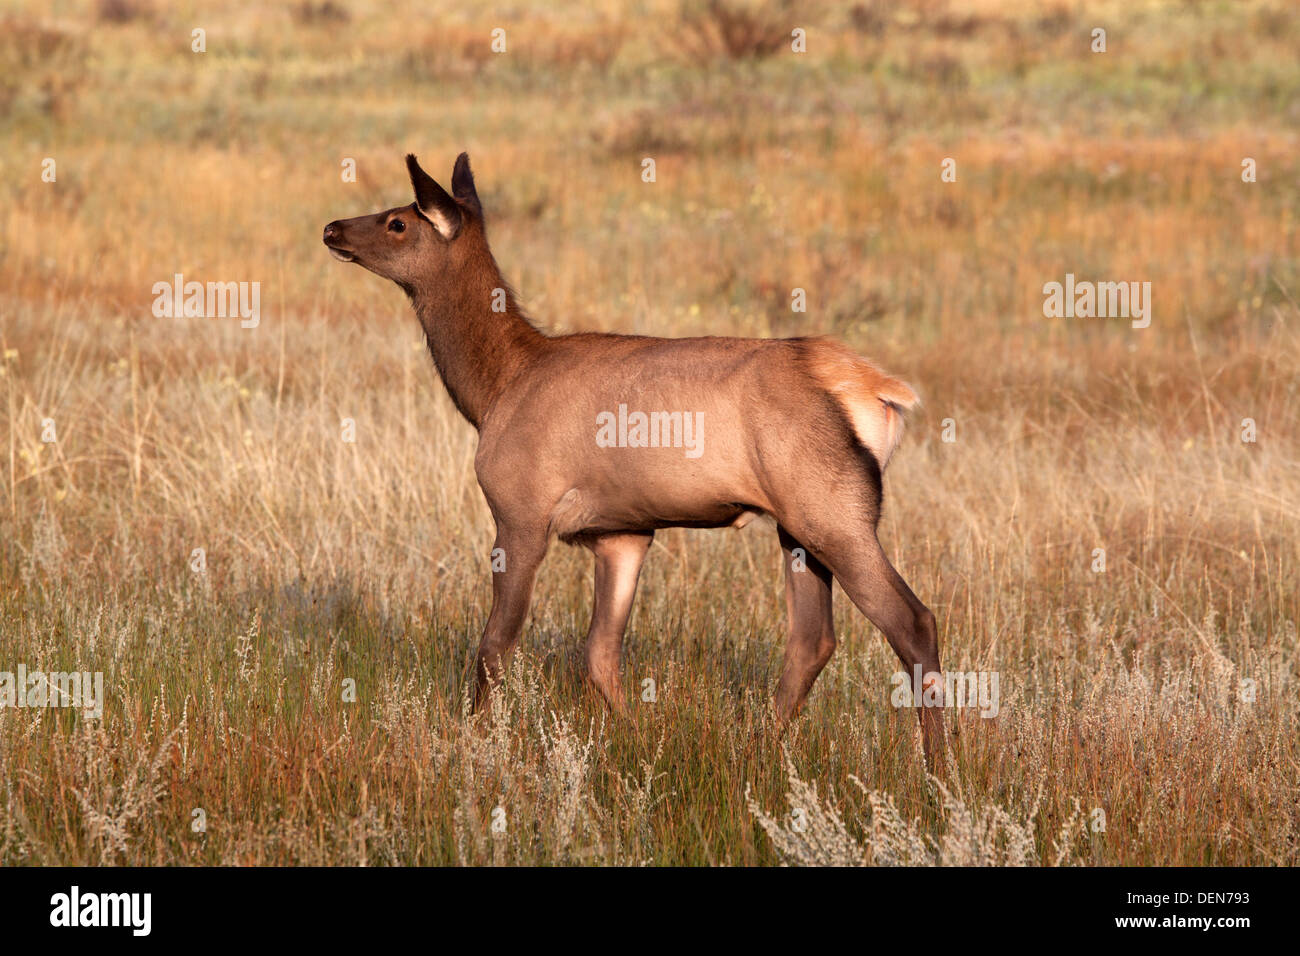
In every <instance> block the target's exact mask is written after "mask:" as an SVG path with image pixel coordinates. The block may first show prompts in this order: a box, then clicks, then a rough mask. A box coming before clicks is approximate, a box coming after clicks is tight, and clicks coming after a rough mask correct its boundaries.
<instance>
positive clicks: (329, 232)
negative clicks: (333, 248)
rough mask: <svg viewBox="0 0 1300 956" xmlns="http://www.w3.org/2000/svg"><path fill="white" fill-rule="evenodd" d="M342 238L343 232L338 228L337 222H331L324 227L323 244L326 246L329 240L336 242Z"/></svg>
mask: <svg viewBox="0 0 1300 956" xmlns="http://www.w3.org/2000/svg"><path fill="white" fill-rule="evenodd" d="M342 237H343V230H342V229H341V228H339V224H338V222H337V221H335V222H332V223H330V224H329V225H328V226H326V227H325V236H324V242H325V244H326V245H328V244H329V243H330V241H331V240H333V241H335V242H337V241H338V240H339V239H341V238H342Z"/></svg>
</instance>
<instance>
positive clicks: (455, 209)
mask: <svg viewBox="0 0 1300 956" xmlns="http://www.w3.org/2000/svg"><path fill="white" fill-rule="evenodd" d="M406 168H407V171H408V172H409V173H410V174H411V186H412V187H414V189H415V202H413V203H411V205H409V206H398V207H396V208H393V209H386V210H384V211H383V212H378V213H373V214H371V215H368V216H357V217H356V218H354V219H337V220H335V221H334V222H331V223H330V224H329V225H328V226H326V227H325V234H324V237H323V239H324V242H325V245H326V246H327V247H328V248H329V250H330V254H331V255H333V256H334V258H335V259H338V260H340V261H341V262H355V263H356V264H357V265H359V266H363V267H365V268H366V269H369V270H370V271H371V272H373V273H375V275H378V276H382V277H383V278H385V279H391V280H392V281H393V282H396V283H397V284H398V285H399V286H401V287H402V288H403V289H405V290H406V291H407V292H408V293H410V292H412V290H413V289H415V288H416V287H418V286H425V287H428V286H429V285H431V284H436V283H437V282H438V281H439V279H440V277H441V278H443V279H444V280H445V278H446V277H447V274H448V273H449V272H450V271H453V270H456V269H457V268H458V267H460V266H463V265H464V264H465V263H466V262H467V261H469V260H470V258H471V257H472V256H473V254H474V253H476V252H479V251H480V250H481V249H482V248H483V247H484V236H483V212H482V206H481V205H480V204H479V199H478V193H477V192H476V191H475V189H474V174H473V173H472V172H471V171H470V168H469V154H468V153H461V154H460V156H459V157H457V159H456V167H455V169H454V170H453V171H452V174H451V193H450V194H448V193H447V191H446V190H445V189H443V188H442V187H441V186H439V185H438V183H437V182H436V181H435V180H434V179H433V177H432V176H430V175H429V174H428V173H426V172H425V171H424V170H423V169H421V168H420V164H419V162H417V161H416V158H415V157H414V156H413V155H410V154H408V155H407V157H406Z"/></svg>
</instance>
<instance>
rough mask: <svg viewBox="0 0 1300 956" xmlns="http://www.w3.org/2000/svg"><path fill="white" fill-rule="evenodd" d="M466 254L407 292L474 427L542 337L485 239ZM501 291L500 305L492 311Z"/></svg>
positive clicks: (459, 405) (451, 388)
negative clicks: (465, 259)
mask: <svg viewBox="0 0 1300 956" xmlns="http://www.w3.org/2000/svg"><path fill="white" fill-rule="evenodd" d="M467 258H468V261H466V262H462V263H459V264H449V265H448V267H447V268H445V269H442V270H439V271H437V272H434V273H433V274H431V275H429V276H428V277H427V278H426V279H425V281H422V282H419V283H415V284H413V285H412V286H411V287H409V288H407V290H406V291H407V294H408V295H409V296H410V297H411V302H412V304H413V305H414V307H415V313H416V315H417V316H419V319H420V324H421V325H422V326H424V334H425V339H426V340H427V341H428V343H429V352H430V354H431V355H432V356H433V363H434V365H435V366H437V369H438V374H439V375H440V376H442V381H443V384H444V385H446V386H447V392H448V393H449V394H450V395H451V400H452V402H454V403H455V405H456V408H457V409H458V410H459V411H460V413H461V414H462V415H464V416H465V418H466V419H468V420H469V423H470V424H471V425H473V426H474V427H475V428H476V429H478V428H480V427H481V424H482V422H483V420H484V418H486V416H487V415H488V413H489V411H490V410H491V408H492V406H493V404H495V403H496V401H497V400H498V399H499V398H500V397H501V395H502V394H503V393H504V392H505V391H506V390H507V389H508V388H509V387H510V383H511V382H512V381H513V380H514V379H515V378H516V377H517V376H518V375H519V374H520V373H521V372H522V371H524V370H525V369H526V368H527V367H528V365H529V364H530V362H531V360H532V359H533V358H534V357H535V356H536V355H537V354H538V353H539V352H540V351H541V350H542V349H543V348H544V347H545V343H546V336H545V335H543V334H542V333H541V332H540V331H538V330H537V329H536V328H534V327H533V325H532V324H531V323H530V322H529V321H528V319H527V318H526V317H525V315H524V313H523V311H522V310H521V309H520V308H519V305H518V303H517V302H516V300H515V294H514V291H513V290H512V289H511V288H510V287H509V286H508V285H507V284H506V282H505V279H504V278H502V276H501V270H500V269H498V268H497V264H496V261H495V260H494V259H493V257H492V253H491V252H490V251H488V250H487V247H486V243H484V245H483V248H482V249H481V250H479V251H475V253H474V254H473V255H471V256H469V257H467ZM498 290H502V291H498ZM502 295H504V300H505V309H504V311H494V310H493V304H494V303H500V302H501V299H502ZM499 307H500V306H499V305H498V308H499Z"/></svg>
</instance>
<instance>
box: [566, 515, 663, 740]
mask: <svg viewBox="0 0 1300 956" xmlns="http://www.w3.org/2000/svg"><path fill="white" fill-rule="evenodd" d="M653 540H654V532H653V531H645V532H631V533H625V534H605V535H600V536H599V537H593V538H586V539H584V540H583V542H582V543H583V544H585V545H586V546H587V547H588V548H590V549H591V553H592V554H594V555H595V556H596V589H595V595H594V599H593V602H592V610H591V627H590V628H588V630H587V675H588V677H590V679H591V683H592V684H593V685H595V687H596V689H597V690H598V691H600V694H601V696H602V697H604V698H605V701H606V703H608V704H609V706H610V708H611V709H612V710H613V711H614V712H615V713H617V714H620V715H623V714H626V713H627V703H626V701H625V700H624V699H623V680H622V677H621V676H620V668H621V665H622V653H623V632H624V631H625V630H626V629H627V620H628V617H629V616H630V615H631V613H632V602H633V600H634V599H635V598H636V585H637V581H638V580H639V578H640V576H641V565H642V563H643V562H644V561H645V555H646V551H648V550H649V548H650V543H651V542H652V541H653Z"/></svg>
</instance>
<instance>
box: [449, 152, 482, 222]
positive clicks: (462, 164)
mask: <svg viewBox="0 0 1300 956" xmlns="http://www.w3.org/2000/svg"><path fill="white" fill-rule="evenodd" d="M451 192H452V195H453V196H455V197H456V198H457V199H458V200H460V201H461V202H463V203H465V204H466V205H467V206H470V207H472V208H473V209H475V210H481V209H482V206H480V205H479V201H478V190H476V189H475V188H474V173H473V172H472V171H471V170H470V168H469V153H461V154H460V155H459V156H457V157H456V168H455V169H454V170H452V174H451Z"/></svg>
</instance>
